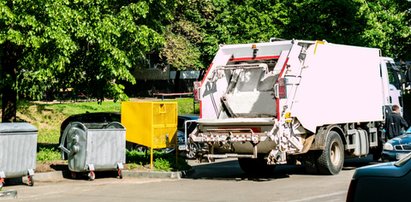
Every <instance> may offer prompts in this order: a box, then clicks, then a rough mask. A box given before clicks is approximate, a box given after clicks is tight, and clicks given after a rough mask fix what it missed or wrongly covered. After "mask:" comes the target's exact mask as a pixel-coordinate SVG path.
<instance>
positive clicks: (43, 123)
mask: <svg viewBox="0 0 411 202" xmlns="http://www.w3.org/2000/svg"><path fill="white" fill-rule="evenodd" d="M132 100H133V101H134V100H135V99H132ZM150 101H161V100H150ZM164 101H167V102H168V101H172V102H177V103H178V112H179V114H193V112H194V111H193V99H192V98H179V99H167V100H164ZM195 107H196V111H195V112H197V113H198V105H196V106H195ZM120 111H121V102H113V101H104V102H102V103H101V104H98V103H97V102H65V103H47V102H24V103H19V108H18V111H17V116H18V119H19V120H22V121H26V122H29V123H31V124H33V125H35V126H36V127H37V129H38V138H37V142H38V153H37V160H38V161H39V162H46V161H53V160H59V159H60V150H59V149H58V148H57V146H58V142H59V136H60V124H61V123H62V122H63V121H64V120H65V119H66V118H67V117H69V116H71V115H74V114H81V113H86V112H120ZM130 152H132V151H129V152H128V154H127V156H128V157H130V156H133V155H134V156H135V155H136V153H130ZM143 158H145V156H144V157H143ZM164 159H166V158H158V160H156V161H157V163H155V165H156V164H157V165H159V166H157V167H164V165H168V164H167V163H166V162H164ZM127 162H128V163H134V164H145V163H147V161H144V162H130V160H129V159H128V160H127ZM172 164H173V163H171V164H170V165H171V166H173V165H172ZM174 164H175V163H174ZM165 167H167V166H165ZM160 169H162V170H164V169H165V170H167V168H160ZM168 169H169V168H168Z"/></svg>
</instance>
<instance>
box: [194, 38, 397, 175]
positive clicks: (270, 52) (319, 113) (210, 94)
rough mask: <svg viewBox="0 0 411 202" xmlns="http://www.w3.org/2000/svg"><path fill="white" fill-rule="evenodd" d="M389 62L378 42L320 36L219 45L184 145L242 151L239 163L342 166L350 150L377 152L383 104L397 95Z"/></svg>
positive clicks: (207, 153) (324, 169)
mask: <svg viewBox="0 0 411 202" xmlns="http://www.w3.org/2000/svg"><path fill="white" fill-rule="evenodd" d="M393 65H395V64H394V61H393V60H392V59H391V58H386V57H381V51H380V50H379V49H377V48H368V47H358V46H352V45H342V44H334V43H328V42H326V41H307V40H283V41H277V40H270V42H263V43H250V44H232V45H220V46H219V50H218V51H217V53H216V55H215V57H214V59H213V61H212V63H211V64H210V65H209V67H208V69H207V72H206V73H205V76H204V77H203V79H202V81H201V83H200V84H199V85H198V89H196V91H198V96H199V106H200V119H199V120H198V121H197V128H196V129H195V130H194V131H193V132H191V133H190V134H187V136H186V139H187V143H186V144H187V145H186V147H187V148H186V149H187V150H188V152H189V153H191V154H192V155H193V156H196V157H197V158H199V159H207V160H209V161H213V160H214V159H217V158H238V162H239V165H240V167H241V168H242V169H243V170H244V171H245V172H252V173H254V172H257V173H262V172H267V171H271V170H272V169H273V168H274V167H275V165H278V164H286V163H298V164H299V163H301V164H303V165H304V167H305V169H306V171H307V172H309V173H313V174H314V173H318V174H330V175H334V174H338V173H339V172H340V171H341V169H342V167H343V163H344V159H345V158H346V157H349V156H351V157H364V156H367V155H368V154H374V155H375V156H378V155H379V154H380V153H381V136H382V135H384V134H383V130H382V129H383V124H384V118H385V113H386V110H387V109H388V108H389V107H390V106H391V105H392V104H399V102H400V101H399V100H400V99H399V96H400V93H399V91H398V89H395V86H393V85H390V78H389V71H390V70H389V68H390V67H391V66H393Z"/></svg>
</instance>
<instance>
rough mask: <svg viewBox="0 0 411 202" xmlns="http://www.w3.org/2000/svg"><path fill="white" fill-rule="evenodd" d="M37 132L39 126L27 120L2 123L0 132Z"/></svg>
mask: <svg viewBox="0 0 411 202" xmlns="http://www.w3.org/2000/svg"><path fill="white" fill-rule="evenodd" d="M13 132H37V128H36V127H35V126H33V125H31V124H29V123H26V122H14V123H0V133H13Z"/></svg>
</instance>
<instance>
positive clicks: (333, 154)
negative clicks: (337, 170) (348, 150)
mask: <svg viewBox="0 0 411 202" xmlns="http://www.w3.org/2000/svg"><path fill="white" fill-rule="evenodd" d="M330 159H331V163H332V164H333V165H334V166H338V165H339V164H340V161H341V152H340V145H339V144H338V143H337V142H333V143H332V144H331V149H330Z"/></svg>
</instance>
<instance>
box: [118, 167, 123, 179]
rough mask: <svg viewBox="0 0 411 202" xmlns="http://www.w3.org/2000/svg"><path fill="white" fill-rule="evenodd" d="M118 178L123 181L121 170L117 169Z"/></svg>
mask: <svg viewBox="0 0 411 202" xmlns="http://www.w3.org/2000/svg"><path fill="white" fill-rule="evenodd" d="M117 173H118V178H119V179H123V171H122V170H121V169H117Z"/></svg>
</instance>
